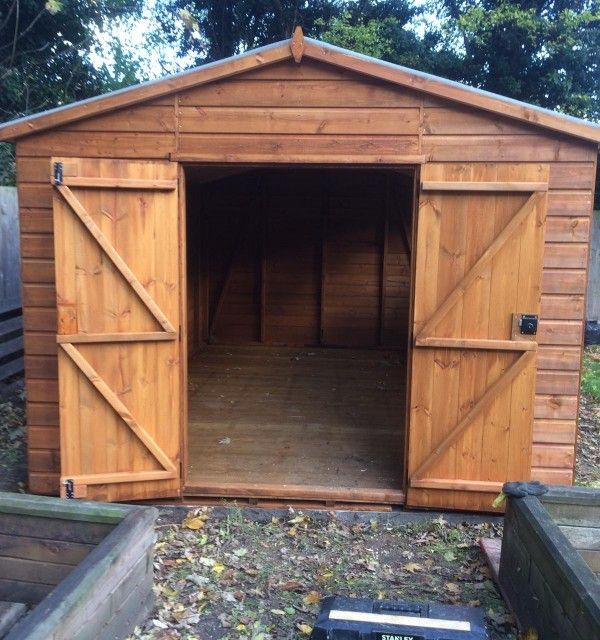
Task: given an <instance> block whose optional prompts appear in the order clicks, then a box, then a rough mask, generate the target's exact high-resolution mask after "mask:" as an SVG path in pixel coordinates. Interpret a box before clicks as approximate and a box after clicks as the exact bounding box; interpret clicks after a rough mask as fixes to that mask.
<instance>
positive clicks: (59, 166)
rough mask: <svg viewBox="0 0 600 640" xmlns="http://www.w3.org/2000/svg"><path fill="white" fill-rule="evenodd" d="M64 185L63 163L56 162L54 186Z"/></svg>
mask: <svg viewBox="0 0 600 640" xmlns="http://www.w3.org/2000/svg"><path fill="white" fill-rule="evenodd" d="M62 183H63V163H62V162H55V163H54V184H62Z"/></svg>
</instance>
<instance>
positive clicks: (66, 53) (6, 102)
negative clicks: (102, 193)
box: [0, 0, 143, 183]
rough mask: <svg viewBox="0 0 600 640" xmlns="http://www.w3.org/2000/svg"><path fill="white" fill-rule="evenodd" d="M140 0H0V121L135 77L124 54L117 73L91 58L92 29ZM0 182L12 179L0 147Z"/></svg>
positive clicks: (121, 14) (138, 5)
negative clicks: (96, 64)
mask: <svg viewBox="0 0 600 640" xmlns="http://www.w3.org/2000/svg"><path fill="white" fill-rule="evenodd" d="M142 4H143V0H95V1H94V2H87V1H85V0H48V1H47V2H45V3H44V2H40V1H39V0H5V1H3V2H2V3H0V122H1V121H6V120H11V119H13V118H16V117H19V116H24V115H28V114H30V113H34V112H37V111H42V110H45V109H49V108H51V107H55V106H58V105H61V104H67V103H69V102H72V101H74V100H81V99H83V98H88V97H90V96H95V95H98V94H99V93H102V92H103V91H105V90H107V88H118V86H122V85H125V84H128V83H131V82H135V81H136V80H137V78H135V77H134V74H132V73H131V69H129V70H128V71H127V72H124V70H127V60H126V55H125V54H123V56H122V57H121V58H120V59H118V60H117V66H118V67H119V71H118V73H117V74H116V75H114V74H112V75H111V73H110V72H109V70H108V68H107V67H100V68H97V67H95V66H94V65H93V64H92V62H91V59H90V51H91V49H92V47H93V44H94V41H95V38H96V36H97V33H98V32H99V31H101V30H102V29H103V28H106V26H107V24H109V23H110V22H111V21H115V20H119V19H124V18H125V17H126V16H131V15H134V14H135V13H136V12H138V11H139V10H140V9H141V6H142ZM0 163H1V164H2V169H0V181H1V182H3V183H6V182H10V181H11V180H12V178H13V170H12V168H11V167H12V160H11V153H10V149H8V148H7V146H6V145H4V146H3V148H2V149H0Z"/></svg>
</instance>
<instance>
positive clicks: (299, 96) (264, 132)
mask: <svg viewBox="0 0 600 640" xmlns="http://www.w3.org/2000/svg"><path fill="white" fill-rule="evenodd" d="M240 151H244V152H246V153H251V152H254V153H258V152H262V153H268V154H270V155H271V156H272V157H273V158H274V159H277V157H283V156H284V155H285V154H287V153H290V152H294V153H297V154H299V155H302V154H305V155H306V157H307V159H308V158H310V161H311V162H318V158H319V155H321V154H327V155H330V154H332V153H336V154H338V155H341V156H343V157H346V156H347V155H350V154H351V155H353V156H354V157H356V158H360V157H365V158H373V157H374V156H376V155H377V154H380V155H381V154H385V153H394V154H398V153H423V154H428V156H429V157H430V159H431V160H433V161H440V162H461V161H468V162H504V161H506V162H547V163H549V164H550V192H549V198H548V218H547V221H546V245H545V254H544V273H543V291H542V312H541V322H540V332H539V335H538V340H539V343H540V350H539V356H538V375H537V394H536V403H535V422H534V444H533V461H532V466H533V471H532V474H533V477H534V478H536V479H538V480H542V481H546V482H556V483H566V484H569V483H570V482H571V480H572V474H573V465H574V458H575V454H574V444H575V438H576V430H577V413H578V407H577V405H578V399H577V394H578V385H579V370H580V361H581V348H582V340H583V318H584V295H585V284H586V268H587V266H586V265H587V252H588V243H589V232H590V216H591V210H592V198H593V189H594V178H595V172H596V158H597V146H596V145H595V144H593V143H591V142H586V141H582V140H578V139H576V138H573V137H567V136H561V135H560V134H557V133H553V132H550V131H547V130H543V129H541V128H539V127H536V126H535V124H531V125H528V124H525V123H517V122H515V121H513V120H510V119H507V118H503V117H501V116H498V115H495V114H489V113H485V112H483V111H481V110H476V109H469V108H467V107H464V106H457V105H456V104H454V103H452V102H449V101H443V100H439V99H437V98H434V97H431V96H428V95H425V94H423V93H419V92H418V91H411V90H407V89H402V88H399V87H393V86H391V85H389V84H385V83H382V82H378V81H375V80H373V79H369V78H366V77H365V76H359V75H357V74H353V73H350V72H346V71H342V70H339V69H336V68H334V67H330V66H325V65H319V64H316V63H311V62H309V61H303V62H302V64H300V65H297V64H295V63H293V62H289V63H287V62H286V63H280V64H277V65H273V66H270V67H265V68H262V69H259V70H257V71H253V72H248V73H246V74H244V75H242V76H235V77H232V78H229V79H227V80H223V81H219V82H213V83H211V84H207V85H204V86H201V87H197V88H195V89H191V90H187V91H185V92H182V93H180V94H174V95H171V96H167V97H163V98H160V99H157V100H153V101H151V102H147V103H144V104H142V105H140V106H137V107H133V108H127V109H122V110H120V111H116V112H113V113H111V114H108V115H105V116H100V117H95V118H88V119H86V120H82V121H80V122H77V123H73V124H71V125H68V126H66V127H63V128H60V129H55V130H51V131H48V132H45V133H41V134H36V135H31V136H28V137H26V138H23V139H22V140H20V141H19V142H18V144H17V172H18V180H19V206H20V222H21V249H22V259H23V263H22V272H23V305H24V309H23V315H24V325H25V353H26V386H27V420H28V424H29V483H30V485H29V486H30V489H31V491H33V492H36V493H49V494H55V493H56V492H57V490H58V481H59V466H60V465H59V451H58V447H59V439H58V382H57V365H56V342H55V333H56V293H55V288H54V264H53V251H54V249H53V237H52V191H51V186H50V181H49V163H50V157H51V156H52V155H63V156H81V157H105V158H146V159H153V158H163V159H164V158H169V157H170V154H171V153H173V152H195V153H198V152H202V153H204V154H205V156H206V158H207V159H208V160H213V161H214V162H221V163H222V162H228V161H235V159H236V153H240Z"/></svg>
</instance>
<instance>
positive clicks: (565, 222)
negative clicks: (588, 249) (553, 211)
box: [546, 216, 590, 242]
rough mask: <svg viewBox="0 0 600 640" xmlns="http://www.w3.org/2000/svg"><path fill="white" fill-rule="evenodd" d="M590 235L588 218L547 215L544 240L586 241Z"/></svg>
mask: <svg viewBox="0 0 600 640" xmlns="http://www.w3.org/2000/svg"><path fill="white" fill-rule="evenodd" d="M589 237H590V218H589V217H582V216H579V217H574V216H569V217H567V216H565V217H562V216H548V217H547V218H546V242H587V241H588V239H589Z"/></svg>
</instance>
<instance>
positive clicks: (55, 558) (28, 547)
mask: <svg viewBox="0 0 600 640" xmlns="http://www.w3.org/2000/svg"><path fill="white" fill-rule="evenodd" d="M93 548H94V547H93V545H90V544H81V543H75V542H64V541H60V540H46V539H43V538H33V537H31V536H27V535H24V534H23V535H8V534H0V556H4V557H8V558H20V559H25V560H30V561H33V562H42V563H46V562H48V563H53V564H62V565H69V566H74V565H77V564H78V563H79V562H81V560H83V558H85V556H86V555H87V554H88V553H89V552H90V551H91V550H92V549H93Z"/></svg>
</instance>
